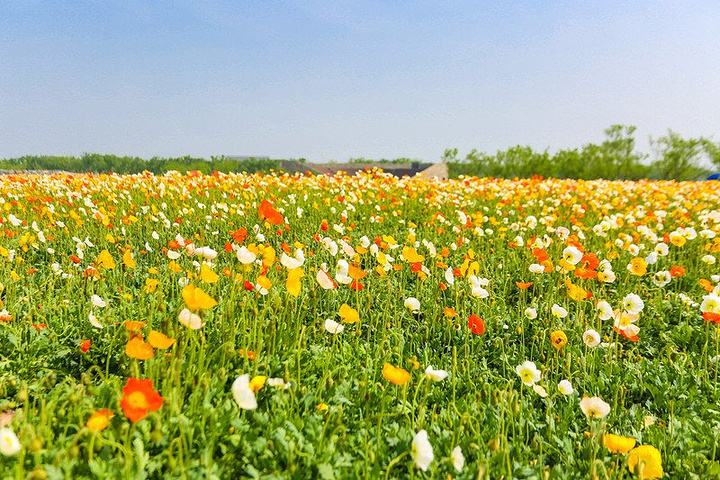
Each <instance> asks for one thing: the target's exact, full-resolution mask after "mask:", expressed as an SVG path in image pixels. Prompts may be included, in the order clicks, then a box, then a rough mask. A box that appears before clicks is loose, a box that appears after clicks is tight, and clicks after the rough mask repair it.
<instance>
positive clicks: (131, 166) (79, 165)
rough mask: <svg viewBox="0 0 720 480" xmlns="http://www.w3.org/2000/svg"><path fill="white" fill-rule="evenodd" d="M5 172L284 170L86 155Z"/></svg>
mask: <svg viewBox="0 0 720 480" xmlns="http://www.w3.org/2000/svg"><path fill="white" fill-rule="evenodd" d="M0 169H1V170H22V171H25V170H62V171H66V172H115V173H120V174H126V173H141V172H144V171H148V172H152V173H156V174H159V173H165V172H168V171H171V170H177V171H179V172H182V173H185V172H189V171H193V170H198V171H200V172H203V173H212V172H226V173H229V172H247V173H255V172H269V171H271V170H281V161H280V160H271V159H266V158H242V159H236V158H229V157H224V156H220V157H211V158H210V160H206V159H204V158H198V157H190V156H185V157H175V158H163V157H153V158H151V159H149V160H148V159H143V158H140V157H123V156H119V155H108V154H100V153H86V154H84V155H82V156H81V157H68V156H37V155H27V156H24V157H19V158H9V159H3V160H0Z"/></svg>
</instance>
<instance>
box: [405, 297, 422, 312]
mask: <svg viewBox="0 0 720 480" xmlns="http://www.w3.org/2000/svg"><path fill="white" fill-rule="evenodd" d="M404 305H405V308H407V309H408V310H410V311H411V312H412V313H418V312H419V311H420V300H418V299H417V298H415V297H408V298H406V299H405V302H404Z"/></svg>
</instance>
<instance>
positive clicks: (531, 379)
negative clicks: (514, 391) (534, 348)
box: [515, 360, 542, 387]
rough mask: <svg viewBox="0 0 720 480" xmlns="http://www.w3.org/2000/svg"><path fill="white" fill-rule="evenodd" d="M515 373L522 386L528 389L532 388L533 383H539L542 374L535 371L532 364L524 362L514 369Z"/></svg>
mask: <svg viewBox="0 0 720 480" xmlns="http://www.w3.org/2000/svg"><path fill="white" fill-rule="evenodd" d="M515 373H517V374H518V376H519V377H520V380H522V382H523V384H525V385H527V386H528V387H532V386H533V385H535V383H537V382H539V381H540V377H541V376H542V374H541V373H540V370H538V369H537V367H536V366H535V363H534V362H531V361H529V360H525V361H524V362H523V363H521V364H520V365H518V366H517V367H515Z"/></svg>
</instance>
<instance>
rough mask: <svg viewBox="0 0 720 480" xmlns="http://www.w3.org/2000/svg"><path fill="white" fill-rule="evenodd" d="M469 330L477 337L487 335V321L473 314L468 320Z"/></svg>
mask: <svg viewBox="0 0 720 480" xmlns="http://www.w3.org/2000/svg"><path fill="white" fill-rule="evenodd" d="M468 328H469V329H470V331H471V332H472V333H474V334H475V335H482V334H484V333H485V321H484V320H483V319H482V318H480V317H478V316H477V315H475V314H474V313H473V314H472V315H470V318H468Z"/></svg>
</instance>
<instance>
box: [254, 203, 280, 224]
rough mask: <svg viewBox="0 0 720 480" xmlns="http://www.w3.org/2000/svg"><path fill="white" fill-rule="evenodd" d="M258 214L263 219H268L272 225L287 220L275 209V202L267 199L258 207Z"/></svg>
mask: <svg viewBox="0 0 720 480" xmlns="http://www.w3.org/2000/svg"><path fill="white" fill-rule="evenodd" d="M258 215H259V216H260V219H261V220H267V221H268V223H270V224H272V225H280V224H282V223H283V221H285V219H284V217H283V216H282V214H281V213H280V212H278V211H277V210H275V208H274V207H273V204H272V203H270V202H269V201H267V200H263V201H262V202H260V206H259V207H258Z"/></svg>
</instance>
